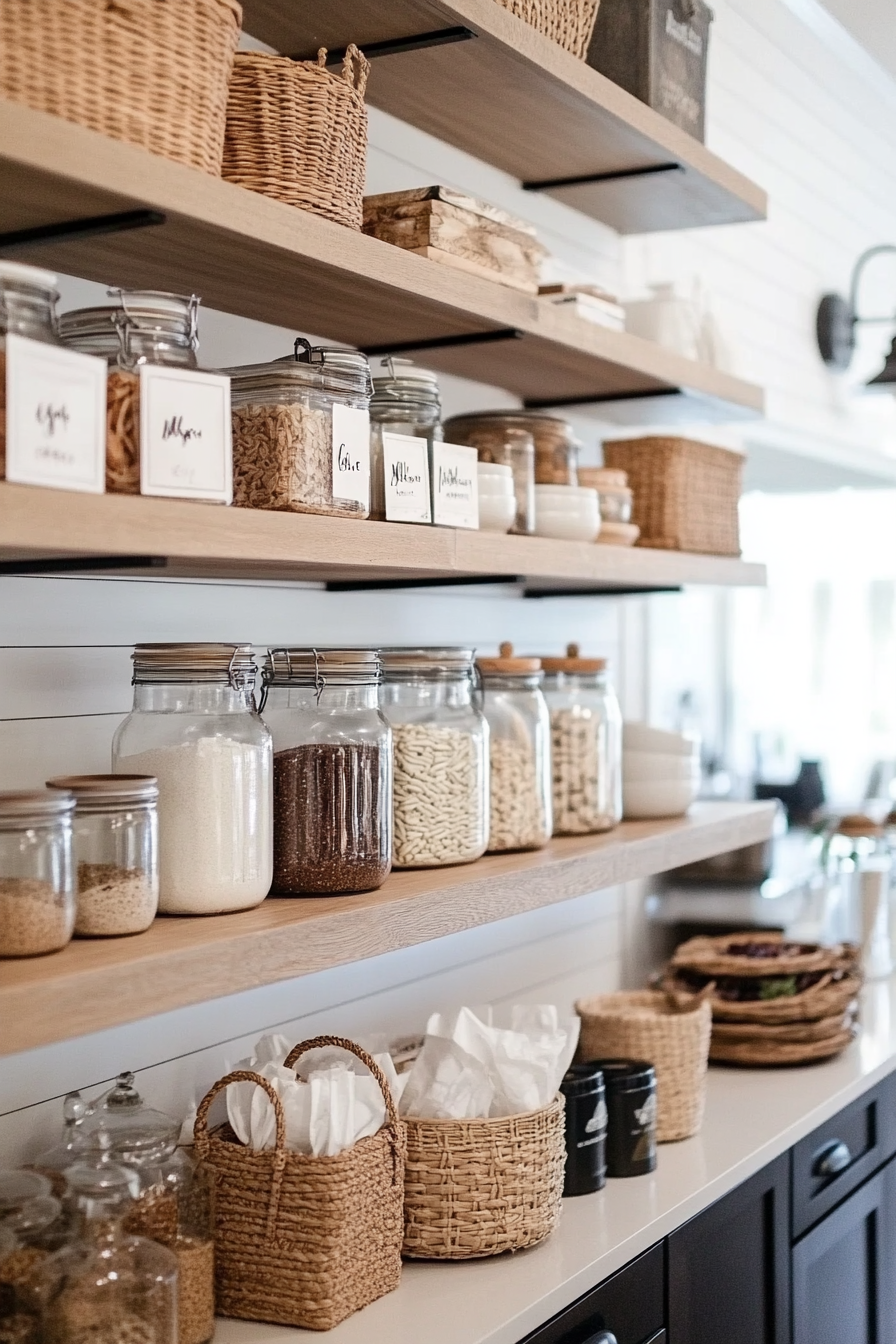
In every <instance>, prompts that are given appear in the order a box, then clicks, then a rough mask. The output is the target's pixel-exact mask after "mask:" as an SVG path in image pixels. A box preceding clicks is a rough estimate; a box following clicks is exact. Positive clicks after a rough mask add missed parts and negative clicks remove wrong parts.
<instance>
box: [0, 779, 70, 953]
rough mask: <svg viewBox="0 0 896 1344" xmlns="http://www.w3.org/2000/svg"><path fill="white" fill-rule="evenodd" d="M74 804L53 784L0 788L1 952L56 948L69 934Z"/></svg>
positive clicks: (63, 943) (48, 950)
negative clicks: (12, 790) (49, 786)
mask: <svg viewBox="0 0 896 1344" xmlns="http://www.w3.org/2000/svg"><path fill="white" fill-rule="evenodd" d="M74 808H75V800H74V798H72V796H71V795H70V794H67V793H61V792H60V791H59V790H57V789H52V790H49V789H48V790H46V791H44V790H43V789H35V790H32V791H27V792H21V793H0V957H34V956H39V955H40V954H41V953H44V952H56V951H57V950H58V949H59V948H60V947H64V946H65V944H66V943H67V942H68V941H69V940H70V938H71V936H72V932H73V930H74V926H75V873H74V863H73V860H72V813H73V811H74Z"/></svg>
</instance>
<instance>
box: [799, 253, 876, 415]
mask: <svg viewBox="0 0 896 1344" xmlns="http://www.w3.org/2000/svg"><path fill="white" fill-rule="evenodd" d="M885 252H896V245H894V244H892V243H882V244H881V245H880V246H879V247H870V248H869V249H868V251H867V252H863V253H862V255H861V256H860V257H859V259H858V261H857V262H856V264H855V266H854V267H853V270H852V279H851V280H850V283H849V298H848V299H844V298H843V297H842V295H840V294H825V295H824V297H823V298H822V300H821V303H820V304H819V305H818V313H817V315H816V318H815V335H816V339H817V341H818V349H819V353H820V354H821V357H822V359H823V360H824V362H825V364H826V365H827V366H828V368H829V369H838V370H840V372H842V371H843V370H844V369H848V368H849V366H850V363H851V362H852V357H853V352H854V351H855V348H856V327H858V326H872V325H881V324H883V323H887V322H888V323H894V322H896V313H893V314H891V315H890V316H889V317H860V316H859V313H858V302H859V283H860V281H861V279H862V272H863V271H864V269H865V267H866V266H867V265H868V262H869V261H871V260H872V258H874V257H879V256H881V255H882V254H883V253H885ZM865 386H866V388H869V389H872V390H875V389H878V388H882V389H883V390H884V391H890V392H894V391H896V338H894V340H893V344H892V345H891V346H890V353H889V354H888V355H887V362H886V364H885V365H884V367H883V368H882V369H881V371H880V373H879V374H877V375H876V377H874V378H871V379H870V380H869V381H868V382H867V383H866V384H865Z"/></svg>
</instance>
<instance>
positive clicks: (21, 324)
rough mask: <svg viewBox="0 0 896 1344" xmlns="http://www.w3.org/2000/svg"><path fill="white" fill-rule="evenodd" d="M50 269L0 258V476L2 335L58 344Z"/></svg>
mask: <svg viewBox="0 0 896 1344" xmlns="http://www.w3.org/2000/svg"><path fill="white" fill-rule="evenodd" d="M58 298H59V291H58V290H57V288H56V276H55V275H54V274H53V272H52V271H43V270H40V269H39V268H38V267H37V266H23V265H22V264H21V263H20V262H17V261H0V480H2V479H3V478H4V477H5V476H6V403H7V397H6V338H7V336H24V337H25V338H26V339H27V340H29V341H41V342H42V343H43V344H44V345H59V346H61V345H62V341H61V340H60V339H59V319H58V318H57V316H56V303H57V300H58Z"/></svg>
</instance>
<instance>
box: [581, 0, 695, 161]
mask: <svg viewBox="0 0 896 1344" xmlns="http://www.w3.org/2000/svg"><path fill="white" fill-rule="evenodd" d="M712 18H713V14H712V10H711V9H710V8H709V6H708V5H706V4H704V3H703V0H601V3H600V5H599V7H598V11H597V23H596V24H595V27H594V35H593V37H592V38H591V44H590V46H589V47H588V55H587V58H586V59H587V61H588V64H589V65H590V66H592V67H593V69H595V70H599V71H600V72H601V74H602V75H606V76H607V78H608V79H612V81H613V83H614V84H619V85H620V86H621V87H622V88H623V89H627V90H628V92H629V93H633V94H634V95H635V97H636V98H640V99H641V101H642V102H643V103H647V104H649V106H650V107H653V108H655V109H656V111H657V112H660V113H662V115H663V116H664V117H667V118H668V120H669V121H674V122H675V124H676V126H680V127H681V128H682V130H685V131H688V132H690V134H691V135H693V136H696V138H697V139H698V140H702V139H703V138H704V126H705V116H706V55H707V50H708V47H709V26H710V24H711V23H712Z"/></svg>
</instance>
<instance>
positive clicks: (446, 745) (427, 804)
mask: <svg viewBox="0 0 896 1344" xmlns="http://www.w3.org/2000/svg"><path fill="white" fill-rule="evenodd" d="M380 656H381V658H382V661H383V687H382V695H381V701H380V703H381V704H382V708H383V713H384V714H385V716H386V719H387V721H388V723H389V724H390V726H391V728H392V747H393V791H392V797H393V815H394V826H395V839H394V844H393V852H392V863H393V866H394V867H396V868H438V867H441V866H443V865H445V864H451V863H470V862H472V861H473V860H474V859H478V858H479V857H480V856H481V855H482V854H484V853H485V850H486V846H487V844H488V815H489V793H488V724H487V723H486V721H485V716H484V715H483V713H482V709H481V700H482V697H481V693H480V691H479V689H478V686H477V681H478V678H477V674H476V668H475V663H474V658H473V650H472V649H384V650H382V651H381V655H380Z"/></svg>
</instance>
